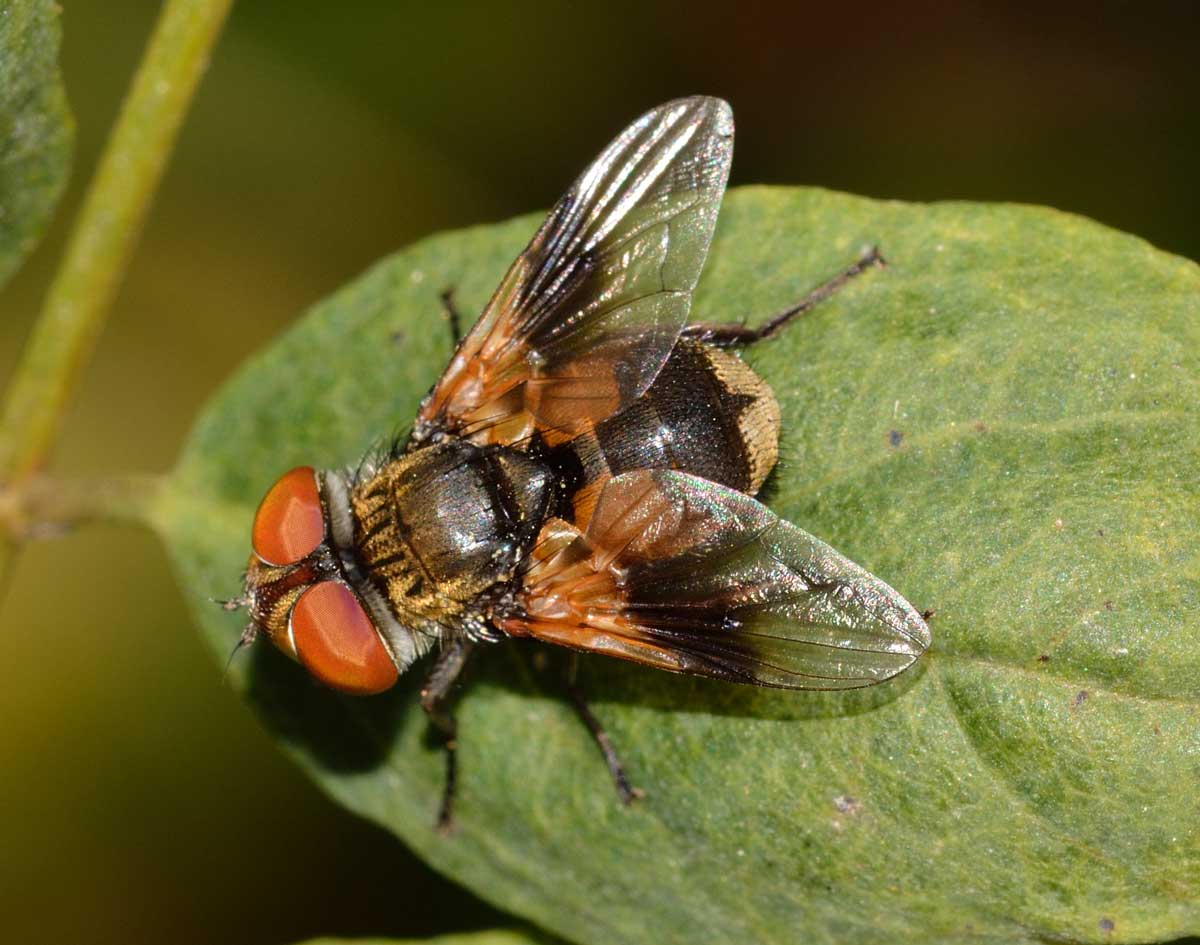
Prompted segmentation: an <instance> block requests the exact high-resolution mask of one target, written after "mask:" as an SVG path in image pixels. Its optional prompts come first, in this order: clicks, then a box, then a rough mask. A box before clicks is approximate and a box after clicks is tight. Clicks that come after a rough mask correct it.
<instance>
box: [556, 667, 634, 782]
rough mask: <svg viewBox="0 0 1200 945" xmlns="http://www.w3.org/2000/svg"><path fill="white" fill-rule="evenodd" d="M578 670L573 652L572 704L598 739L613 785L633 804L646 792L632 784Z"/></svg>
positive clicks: (570, 675) (569, 671)
mask: <svg viewBox="0 0 1200 945" xmlns="http://www.w3.org/2000/svg"><path fill="white" fill-rule="evenodd" d="M578 670H579V658H578V656H576V654H574V653H572V654H571V662H570V663H569V664H568V666H567V695H568V696H570V698H571V704H572V705H573V706H575V711H576V712H578V713H579V718H580V719H582V720H583V724H584V725H586V726H587V730H588V731H589V732H591V734H592V738H594V739H595V740H596V745H597V746H598V747H599V749H600V754H602V755H603V756H604V763H605V764H606V765H608V773H609V774H611V775H612V779H613V785H614V786H615V787H616V789H617V794H618V795H619V796H620V798H621V803H622V804H632V803H633V802H634V801H635V800H637V799H638V798H640V797H645V796H646V792H645V791H643V790H642V789H641V788H635V787H631V786H630V784H629V778H628V777H627V776H626V774H625V768H624V766H623V765H622V764H621V759H620V758H618V757H617V753H616V751H615V750H614V749H613V746H612V742H611V741H610V740H609V737H608V733H607V732H606V731H604V726H602V725H601V724H600V720H599V719H597V718H596V716H595V715H594V714H593V712H592V710H591V707H590V706H589V705H588V704H587V699H585V698H584V696H583V690H582V689H580V688H579V683H578V678H577V677H578V675H579V673H578Z"/></svg>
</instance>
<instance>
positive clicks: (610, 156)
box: [416, 96, 733, 442]
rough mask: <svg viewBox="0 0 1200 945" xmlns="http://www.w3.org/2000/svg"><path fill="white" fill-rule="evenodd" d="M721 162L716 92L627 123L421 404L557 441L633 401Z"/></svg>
mask: <svg viewBox="0 0 1200 945" xmlns="http://www.w3.org/2000/svg"><path fill="white" fill-rule="evenodd" d="M732 154H733V116H732V114H731V112H730V110H729V106H728V105H727V104H726V103H725V102H723V101H721V100H720V99H715V98H705V97H701V96H697V97H694V98H685V99H679V100H677V101H673V102H668V103H667V104H666V105H662V106H660V107H659V108H656V109H654V110H653V111H650V112H647V113H646V114H645V115H643V116H642V117H641V118H639V119H638V120H637V121H635V122H634V123H633V124H632V125H630V126H629V127H628V128H626V129H625V130H624V131H623V132H622V133H621V134H620V135H619V136H618V137H617V138H616V139H615V140H614V141H613V142H612V143H611V144H609V146H608V147H607V148H605V149H604V151H602V152H601V154H600V156H599V157H598V158H596V160H595V161H594V162H593V163H592V165H591V166H590V167H589V168H588V169H587V170H586V171H584V172H583V174H582V175H581V176H580V177H579V179H578V180H576V181H575V183H574V184H572V185H571V188H570V189H569V190H568V191H567V193H566V194H565V195H564V196H563V198H562V199H561V200H559V202H558V203H557V204H556V205H555V207H554V209H553V210H552V211H551V212H550V215H549V216H548V217H547V218H546V222H545V223H543V224H542V226H541V229H539V230H538V232H537V233H536V234H535V236H534V237H533V240H532V241H531V242H530V243H529V245H528V246H527V247H526V249H525V251H524V252H523V253H522V254H521V255H520V256H519V257H517V260H516V261H515V262H514V263H513V265H512V267H511V268H510V269H509V271H508V274H507V275H506V276H505V277H504V280H503V282H501V283H500V287H499V288H498V289H497V290H496V294H495V295H494V296H492V299H491V301H490V302H488V305H487V308H485V309H484V311H483V314H482V315H480V317H479V321H478V322H477V323H476V325H475V327H474V328H473V329H472V330H471V332H470V334H468V335H467V337H466V338H465V339H463V342H462V344H461V345H459V348H458V351H456V352H455V356H454V358H453V359H452V360H451V362H450V365H449V367H448V368H447V369H446V372H445V373H444V374H443V375H442V377H441V379H440V380H439V381H438V383H437V386H436V387H434V389H433V391H432V392H431V393H430V395H429V396H428V397H427V398H426V399H425V401H424V402H423V403H422V405H421V410H420V412H419V414H418V418H417V425H416V429H417V438H418V440H420V439H423V438H427V437H428V436H429V435H430V434H431V433H433V432H444V431H450V432H453V433H455V434H457V435H460V436H469V437H471V438H473V439H475V440H476V441H478V442H513V441H514V440H515V439H517V438H518V437H520V436H521V435H524V434H525V433H528V432H530V431H531V429H532V427H533V426H535V425H536V426H538V427H540V428H542V429H544V430H546V431H550V432H551V434H552V436H551V439H567V438H569V437H570V436H573V435H574V434H575V433H578V432H579V431H580V430H582V429H584V428H585V427H586V426H588V425H589V424H590V423H594V422H596V421H598V420H602V419H604V418H605V417H607V416H610V415H611V414H613V413H615V412H616V411H618V410H620V409H621V408H622V407H624V406H625V405H627V404H629V403H631V402H632V401H633V400H635V399H637V397H638V396H640V395H641V394H642V392H643V391H645V390H646V388H647V387H649V386H650V384H651V382H652V381H653V380H654V377H655V375H657V374H658V371H659V369H660V368H661V367H662V365H663V363H664V362H665V361H666V359H667V356H668V355H669V354H670V353H671V348H672V347H673V346H674V344H675V340H676V339H677V338H678V336H679V332H680V330H681V329H682V328H683V325H684V323H685V322H686V321H687V314H688V308H689V306H690V303H691V293H692V289H693V288H694V287H695V285H696V280H697V279H698V278H699V276H700V270H701V268H702V266H703V265H704V258H705V256H706V255H707V253H708V245H709V242H710V241H711V239H712V233H713V227H714V225H715V224H716V219H717V211H718V209H719V207H720V203H721V195H722V194H723V193H724V190H725V181H726V179H727V178H728V176H729V162H730V159H731V157H732Z"/></svg>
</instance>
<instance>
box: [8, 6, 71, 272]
mask: <svg viewBox="0 0 1200 945" xmlns="http://www.w3.org/2000/svg"><path fill="white" fill-rule="evenodd" d="M60 14H61V8H60V7H59V6H58V4H57V3H53V2H52V0H0V285H2V284H3V283H4V282H5V281H7V279H8V277H9V276H11V275H12V274H13V272H14V271H15V270H16V268H17V266H19V265H20V264H21V261H22V260H23V259H24V258H25V256H26V255H28V253H29V251H30V250H31V249H32V248H33V246H34V244H35V243H36V242H37V240H38V237H40V236H41V235H42V232H43V231H44V230H45V229H46V224H47V223H48V222H49V220H50V214H51V211H53V209H54V205H55V203H57V202H58V198H59V195H60V194H61V193H62V189H63V185H64V184H65V183H66V180H67V168H68V165H69V163H70V156H71V137H72V135H71V128H72V126H71V116H70V114H69V112H68V111H67V97H66V94H65V93H64V91H63V84H62V77H61V75H60V74H59V71H58V41H59V16H60Z"/></svg>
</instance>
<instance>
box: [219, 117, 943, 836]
mask: <svg viewBox="0 0 1200 945" xmlns="http://www.w3.org/2000/svg"><path fill="white" fill-rule="evenodd" d="M732 151H733V118H732V115H731V113H730V110H729V106H728V105H727V104H726V103H725V102H723V101H721V100H719V99H715V98H705V97H693V98H687V99H680V100H677V101H673V102H668V103H667V104H665V105H663V106H661V107H659V108H656V109H654V110H653V111H650V112H648V113H646V114H645V115H643V116H642V117H641V118H639V119H638V120H637V121H635V122H634V123H633V124H632V125H630V126H629V127H628V128H626V129H625V131H623V132H622V133H621V134H620V135H619V136H618V137H617V138H616V139H615V140H614V141H613V142H612V143H611V144H609V145H608V147H607V148H605V149H604V151H602V152H601V154H600V156H599V157H598V158H596V160H595V161H594V162H593V163H592V164H591V166H589V167H588V168H587V170H585V171H584V172H583V174H582V175H581V176H580V177H579V179H578V180H576V181H575V183H574V184H573V185H572V186H571V188H570V189H569V190H568V191H567V193H566V195H565V196H564V197H563V198H562V199H561V200H560V201H559V202H558V204H557V205H556V206H555V207H554V209H553V210H552V211H551V212H550V215H549V216H548V217H547V219H546V221H545V223H543V224H542V226H541V228H540V229H539V230H538V231H537V233H536V234H535V235H534V237H533V239H532V241H531V242H530V244H529V246H528V247H527V248H526V249H525V251H524V252H523V253H522V254H521V255H520V256H519V257H518V258H517V260H516V261H515V262H514V263H513V265H512V267H511V268H510V269H509V271H508V274H507V275H506V276H505V277H504V280H503V281H502V282H501V283H500V286H499V288H498V289H497V290H496V293H495V295H493V296H492V299H491V301H490V302H488V304H487V307H486V308H485V309H484V310H483V313H482V314H481V315H480V317H479V320H478V321H477V322H476V324H475V326H474V327H473V328H472V329H471V331H470V332H469V333H468V334H467V335H466V337H464V338H462V339H461V340H459V341H458V342H457V348H456V350H455V353H454V356H453V358H452V359H451V361H450V364H449V366H448V367H447V368H446V370H445V372H444V373H443V374H442V376H441V378H440V379H439V380H438V382H437V384H436V385H435V386H434V387H433V389H432V390H431V391H430V393H429V394H428V395H427V396H426V397H425V399H424V400H423V401H422V403H421V406H420V409H419V411H418V413H417V417H416V421H415V423H414V426H413V432H412V434H411V435H410V437H409V439H408V441H407V443H406V444H404V445H403V446H401V447H400V448H398V449H397V450H395V451H394V452H393V454H391V455H389V456H387V457H385V458H384V459H382V460H381V461H379V462H377V463H370V464H367V465H366V466H364V467H363V469H362V470H360V471H359V472H358V473H347V472H342V471H333V470H329V471H324V472H320V471H315V470H313V469H311V468H308V467H301V468H298V469H293V470H292V471H290V472H288V473H285V474H284V475H283V476H282V477H281V478H280V479H279V480H278V481H277V482H276V483H275V485H273V486H272V487H271V489H270V490H269V491H268V493H267V495H266V498H264V499H263V501H262V504H261V505H260V507H259V509H258V512H257V514H256V516H255V519H254V524H253V530H252V545H253V549H254V553H253V554H252V555H251V557H250V563H249V567H248V569H247V572H246V577H245V592H244V594H243V596H242V597H241V598H239V599H238V600H237V601H235V602H233V603H234V604H235V605H237V606H245V607H246V608H247V609H248V611H249V615H250V621H251V622H250V625H249V627H248V628H247V631H246V634H245V635H244V636H243V641H244V642H249V641H251V640H253V639H254V638H255V637H256V636H257V635H258V634H260V633H262V634H265V635H266V636H267V637H269V638H270V640H271V641H272V642H273V643H274V644H275V645H276V646H277V647H279V648H280V649H281V650H283V651H284V652H285V653H287V654H288V655H289V656H291V657H293V658H294V659H297V660H299V661H300V663H301V664H303V665H304V666H305V667H306V668H307V670H308V671H309V672H310V673H311V674H312V675H313V676H315V677H316V678H317V679H319V680H320V681H321V682H323V683H325V684H326V685H329V686H332V687H334V688H336V689H340V690H343V691H345V692H349V693H361V694H369V693H375V692H380V691H382V690H384V689H387V688H389V687H390V686H391V685H392V684H393V683H395V682H396V679H397V678H398V676H399V674H400V673H402V672H403V671H404V670H406V669H407V668H408V667H409V666H410V665H411V664H412V663H413V662H414V661H416V660H417V659H418V658H420V657H421V656H423V655H425V654H426V653H427V652H429V651H430V650H437V651H438V655H437V658H436V662H435V663H434V666H433V669H432V672H431V674H430V676H429V679H428V682H427V684H426V686H425V689H424V690H423V693H422V705H423V706H424V708H425V709H426V710H427V711H428V712H429V715H430V718H431V720H432V721H433V723H434V724H435V725H436V726H437V727H438V728H439V729H440V730H441V731H442V732H443V733H444V734H445V736H446V740H447V747H448V753H447V792H446V795H445V798H444V799H443V806H442V812H441V823H443V824H446V823H448V822H449V817H450V802H451V799H452V789H453V784H454V754H453V746H454V741H453V736H454V721H453V718H452V716H451V715H450V714H449V712H448V711H447V710H446V708H445V705H444V702H445V696H446V695H447V693H448V692H449V689H450V687H451V685H452V683H453V682H454V679H455V678H456V677H457V676H458V674H459V672H460V671H461V670H462V667H463V665H464V663H465V662H466V659H467V657H468V655H469V654H470V652H471V650H472V649H473V648H474V647H475V646H476V645H478V644H482V643H486V642H490V641H495V640H499V639H502V638H504V637H506V636H507V637H533V638H535V639H538V640H542V641H545V642H548V643H554V644H558V645H559V646H562V647H567V648H568V649H570V650H574V651H583V652H592V653H605V654H608V655H610V656H617V657H621V658H622V659H627V660H633V661H635V662H638V663H643V664H646V665H648V666H654V667H657V668H659V669H666V670H670V671H672V672H680V673H692V674H695V675H700V676H710V677H713V678H716V679H722V680H727V681H730V682H739V683H748V684H751V685H758V686H771V687H778V688H784V689H849V688H855V687H861V686H870V685H873V684H875V683H878V682H882V681H883V680H886V679H889V678H891V677H892V676H895V675H896V674H897V673H900V672H902V671H903V670H905V669H907V668H908V667H909V666H911V665H912V663H913V662H914V661H915V660H916V659H917V658H918V657H919V656H920V655H921V654H922V652H924V650H925V649H926V648H927V647H928V645H929V630H928V628H927V627H926V625H925V623H924V621H923V620H922V619H921V617H920V615H919V614H918V613H917V612H916V611H915V610H914V609H913V607H912V606H911V605H910V604H909V603H908V602H907V601H906V600H904V598H902V597H901V596H900V595H899V594H897V593H896V592H895V591H894V590H892V589H891V588H890V587H888V586H887V585H886V584H884V583H883V582H882V581H880V580H878V579H877V578H875V577H873V576H872V575H870V574H868V573H867V572H866V571H864V570H863V569H862V568H860V567H858V566H857V565H855V564H854V563H852V562H851V561H849V560H848V559H846V558H845V557H843V556H842V555H840V554H838V553H837V552H836V551H834V550H833V549H832V548H830V547H829V546H828V545H826V544H824V543H823V542H821V541H819V540H817V539H816V538H813V537H812V536H810V535H808V534H806V533H805V532H803V531H801V530H800V529H798V528H796V527H795V526H794V525H792V524H790V523H788V522H785V521H783V520H781V519H779V518H777V517H776V516H775V515H773V514H772V513H771V512H770V511H768V510H767V508H766V507H765V506H763V505H761V504H760V503H759V502H757V501H755V499H754V498H753V496H754V495H755V494H756V493H757V492H758V490H759V488H760V487H761V486H762V485H763V482H764V480H765V479H766V477H767V476H768V474H769V473H770V472H771V469H772V468H773V467H774V465H775V461H776V457H777V449H778V436H779V423H780V417H779V408H778V406H777V404H776V401H775V397H774V395H773V394H772V392H771V390H770V389H769V388H768V387H767V385H766V384H765V383H764V382H763V381H762V380H761V379H760V378H759V377H758V376H757V375H756V374H755V373H754V372H753V371H752V370H751V369H750V368H749V367H748V366H747V365H746V364H744V363H743V362H742V361H741V360H740V359H739V358H738V357H736V356H735V355H734V354H732V353H730V351H729V350H728V349H729V348H731V347H736V346H739V345H747V344H751V343H753V342H755V341H758V340H761V339H763V338H766V337H768V336H769V335H771V334H773V333H775V332H776V331H777V330H779V329H780V328H782V327H783V326H784V325H785V324H786V323H787V322H788V321H789V320H791V319H792V318H794V317H795V316H797V315H799V314H800V313H802V312H804V311H806V310H807V309H809V308H811V307H812V306H813V305H814V304H816V303H817V302H819V301H820V300H821V299H823V298H825V297H827V296H828V295H830V294H832V292H834V291H836V289H837V288H838V287H839V286H840V285H841V284H842V283H843V282H845V281H846V280H848V279H850V278H852V277H853V276H855V275H857V274H858V273H859V272H861V271H862V270H864V269H865V268H867V267H868V266H870V265H872V264H874V263H878V262H881V260H880V259H879V257H878V256H877V255H875V254H874V253H872V254H868V255H867V256H866V257H864V258H862V259H860V260H858V261H857V262H856V263H854V265H852V266H850V267H849V268H848V269H847V270H846V271H844V272H842V273H841V274H839V275H838V276H836V277H835V278H833V279H831V280H830V281H829V282H827V283H826V284H825V285H823V286H821V287H819V288H817V289H816V290H814V291H813V292H812V293H810V294H809V296H808V297H806V298H805V299H804V300H802V301H801V302H800V303H799V304H797V305H795V306H793V307H792V308H791V309H789V310H787V311H785V312H782V313H780V314H779V315H778V316H776V317H775V318H772V319H770V320H769V321H767V322H766V323H765V324H764V325H763V326H762V327H761V328H758V329H748V328H745V327H743V326H741V325H692V326H687V327H685V323H686V321H687V316H688V308H689V305H690V302H691V294H692V289H693V288H694V286H695V285H696V281H697V279H698V277H699V275H700V269H701V267H702V265H703V263H704V259H705V256H706V254H707V252H708V246H709V242H710V240H711V238H712V233H713V227H714V225H715V223H716V218H717V211H718V208H719V206H720V202H721V196H722V193H723V192H724V190H725V182H726V179H727V177H728V174H729V164H730V158H731V156H732ZM455 320H456V319H452V323H453V321H455ZM577 706H578V708H579V709H580V711H581V714H582V715H583V718H584V720H585V722H587V723H588V725H589V728H591V729H592V731H593V734H596V735H598V736H600V735H601V733H600V729H599V725H598V723H596V720H595V718H594V717H593V716H592V715H591V713H590V712H589V711H588V710H587V707H586V705H585V704H584V703H583V702H582V700H581V699H579V700H577ZM598 741H599V742H600V745H601V748H602V750H603V751H604V752H605V758H606V760H607V761H608V763H609V767H610V770H611V771H612V773H613V775H614V777H615V779H616V781H617V786H618V788H619V790H620V791H621V793H622V796H623V797H624V798H625V799H626V800H628V799H630V798H631V797H632V796H633V795H634V792H633V791H632V790H631V789H630V788H629V786H628V783H627V781H626V780H625V777H624V774H623V772H622V771H621V769H620V765H619V763H618V762H617V759H616V757H615V756H614V755H613V753H612V751H611V749H610V748H609V746H608V743H607V740H606V739H604V738H603V737H598Z"/></svg>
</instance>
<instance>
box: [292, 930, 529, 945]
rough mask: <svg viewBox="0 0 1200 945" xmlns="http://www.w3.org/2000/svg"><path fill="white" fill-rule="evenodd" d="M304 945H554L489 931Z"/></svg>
mask: <svg viewBox="0 0 1200 945" xmlns="http://www.w3.org/2000/svg"><path fill="white" fill-rule="evenodd" d="M303 945H552V940H551V939H549V938H547V937H545V936H543V935H540V934H537V933H525V932H516V931H510V930H508V929H488V930H487V931H484V932H463V933H461V934H458V935H438V936H437V937H435V938H422V939H415V938H406V939H396V938H314V939H311V940H309V941H307V942H304V943H303Z"/></svg>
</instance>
